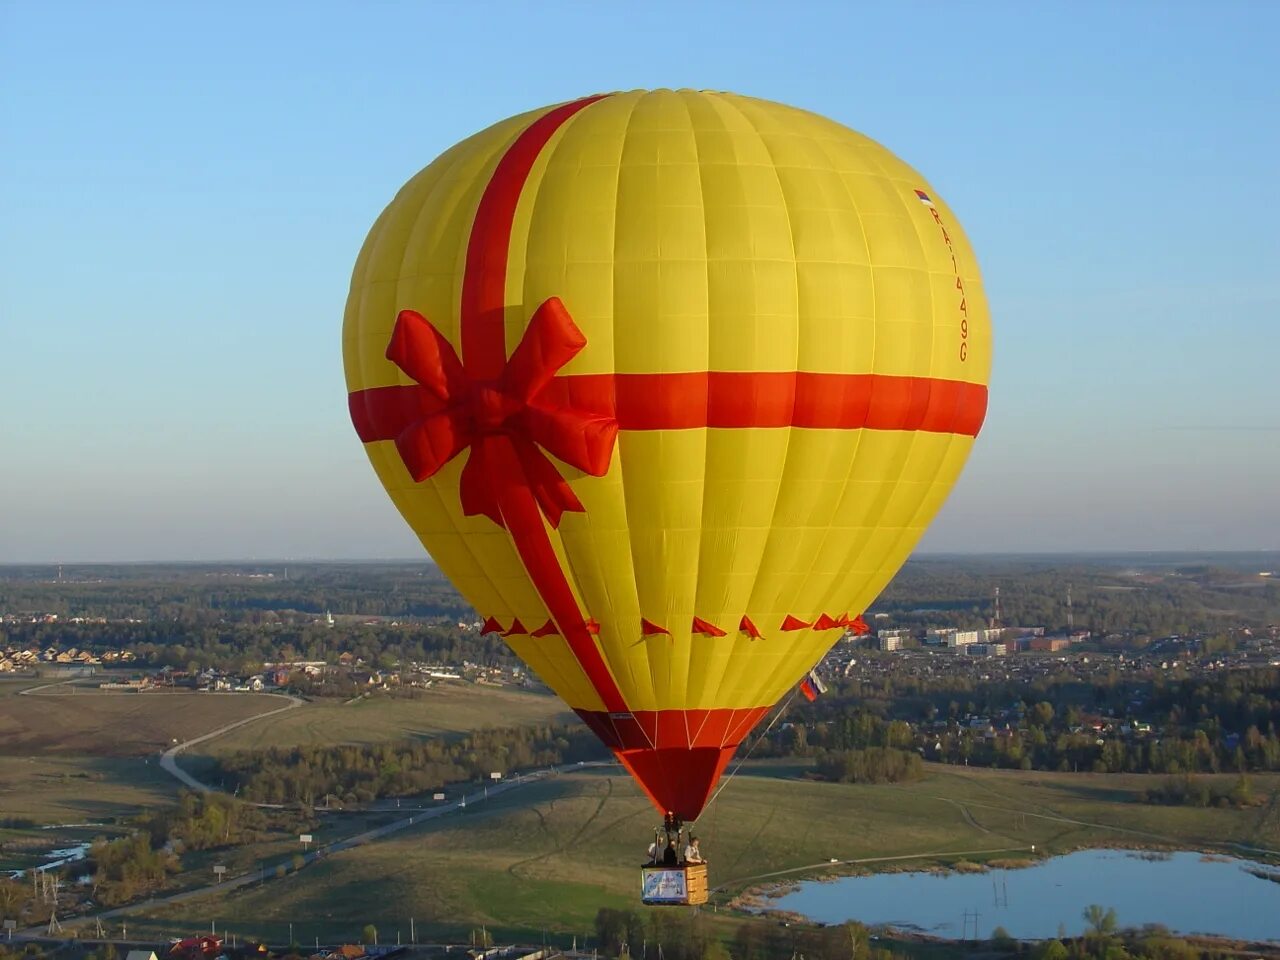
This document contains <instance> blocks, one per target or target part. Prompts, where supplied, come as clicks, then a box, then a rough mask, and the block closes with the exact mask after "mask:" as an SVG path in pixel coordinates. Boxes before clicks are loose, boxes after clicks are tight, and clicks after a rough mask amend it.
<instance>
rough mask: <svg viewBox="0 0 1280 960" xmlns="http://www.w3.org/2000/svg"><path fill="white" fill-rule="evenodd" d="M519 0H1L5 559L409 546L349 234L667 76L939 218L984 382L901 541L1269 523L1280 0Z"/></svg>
mask: <svg viewBox="0 0 1280 960" xmlns="http://www.w3.org/2000/svg"><path fill="white" fill-rule="evenodd" d="M527 6H528V7H529V9H522V8H520V7H517V6H515V5H514V4H512V5H506V4H497V3H487V4H486V3H475V4H461V3H459V4H454V5H444V4H439V5H436V4H427V3H420V4H409V3H389V2H372V3H354V2H352V3H306V4H301V3H299V4H286V3H278V4H249V3H219V4H203V5H200V4H162V3H159V2H155V3H147V4H130V3H112V4H98V3H92V4H90V3H35V2H25V3H18V2H12V0H0V137H2V139H0V364H2V367H0V370H2V371H3V372H2V374H0V404H2V406H0V411H2V412H0V450H2V451H3V455H2V457H0V562H4V561H59V560H66V561H73V560H115V559H120V560H129V559H205V558H241V557H254V556H256V557H336V556H344V557H352V556H354V557H385V556H414V555H417V553H418V551H419V549H420V548H419V547H418V546H417V542H416V540H414V539H413V538H412V536H411V535H410V534H409V533H408V531H407V529H406V528H405V527H404V526H403V523H402V521H401V520H400V518H399V516H398V515H397V514H396V513H395V511H394V509H393V508H392V507H391V506H390V503H389V501H387V499H386V497H385V495H384V494H383V493H382V491H381V489H380V487H379V485H378V483H377V480H376V478H375V477H374V476H373V474H372V472H371V470H370V468H369V466H368V464H367V461H366V460H365V458H364V455H363V453H362V451H361V449H360V446H359V443H358V442H357V441H356V439H355V437H354V435H353V433H352V431H351V428H350V425H349V422H348V420H347V417H346V408H345V395H344V387H343V382H342V371H341V351H340V345H339V330H340V324H341V314H342V307H343V302H344V300H345V296H346V288H347V284H348V281H349V279H350V271H351V266H352V263H353V261H354V258H355V255H356V252H357V251H358V249H359V246H360V243H361V242H362V240H363V238H364V235H365V233H366V232H367V230H368V228H369V226H370V225H371V224H372V222H373V219H374V217H375V216H376V215H377V213H378V212H379V211H380V210H381V209H382V207H383V206H384V205H385V204H386V202H387V201H388V200H389V199H390V198H391V196H392V195H393V194H394V193H395V191H396V189H398V187H399V186H400V185H401V184H402V183H403V182H404V180H406V179H407V178H408V177H409V176H410V175H411V174H413V173H414V172H415V171H417V170H418V169H420V168H421V167H423V166H425V165H426V164H427V163H428V162H430V161H431V160H432V159H433V158H434V157H435V156H436V155H437V154H438V153H440V152H441V151H442V150H444V149H445V148H447V147H448V146H449V145H451V144H452V143H454V142H455V141H457V140H459V139H461V138H462V137H464V136H466V135H468V134H470V133H472V132H475V131H476V130H478V129H481V128H483V127H485V126H487V125H489V124H490V123H492V122H494V121H496V120H499V119H501V118H503V117H506V116H509V115H511V114H513V113H516V112H519V111H521V110H525V109H529V108H532V107H536V106H539V105H542V104H546V103H552V102H556V101H560V100H565V99H570V98H573V97H576V96H580V95H583V94H585V93H590V92H596V91H603V90H612V89H630V88H635V87H658V86H667V87H685V86H688V87H702V88H712V89H727V90H735V91H737V92H740V93H744V94H749V95H754V96H760V97H765V98H768V99H773V100H780V101H783V102H787V103H792V104H795V105H797V106H801V107H805V108H808V109H812V110H816V111H818V112H820V113H823V114H826V115H828V116H830V117H832V118H834V119H836V120H839V121H841V122H843V123H845V124H847V125H849V126H851V127H854V128H855V129H858V130H860V131H862V132H864V133H867V134H868V135H870V136H872V137H875V138H876V139H878V140H880V141H881V142H883V143H884V144H886V145H887V146H888V147H889V148H890V149H892V150H894V151H895V152H896V153H898V154H899V155H901V156H902V157H903V158H905V159H906V160H907V161H908V162H910V163H912V164H913V165H914V166H916V167H917V168H919V169H920V170H921V171H922V172H923V173H924V174H925V175H926V176H927V177H928V178H929V179H930V180H931V181H932V182H933V184H934V185H935V187H936V188H937V189H938V190H939V192H941V193H942V194H943V195H944V196H945V197H946V198H947V200H948V202H949V203H950V204H951V206H952V207H953V208H954V209H955V210H956V212H957V214H958V215H959V216H960V217H961V219H962V220H963V222H964V224H965V227H966V229H967V231H968V233H969V235H970V238H971V239H972V241H973V244H974V246H975V248H976V250H977V252H978V255H979V258H980V260H981V263H982V267H983V274H984V281H985V283H986V286H987V291H988V295H989V298H990V301H991V304H992V312H993V319H994V322H995V325H996V361H995V371H994V375H993V383H992V394H991V409H990V414H989V417H988V421H987V426H986V428H985V429H984V431H983V434H982V436H981V438H980V439H979V443H978V445H977V447H976V449H975V453H974V455H973V458H972V459H971V461H970V464H969V467H968V469H967V471H966V473H965V475H964V476H963V478H962V479H961V481H960V483H959V485H958V487H957V489H956V491H955V493H954V495H953V497H952V499H951V501H950V502H949V503H948V504H947V506H946V508H945V509H944V511H943V513H942V514H941V515H940V516H939V518H938V520H937V522H936V523H935V526H934V528H933V530H931V532H930V533H929V534H928V536H927V537H926V539H925V541H924V544H923V548H924V549H926V550H947V551H950V550H966V551H969V550H972V551H993V550H1050V551H1052V550H1103V549H1106V550H1121V549H1137V550H1142V549H1201V548H1204V549H1209V548H1213V549H1277V548H1280V327H1278V326H1277V321H1278V320H1280V223H1277V220H1276V217H1277V212H1278V211H1280V186H1278V184H1280V177H1278V176H1277V174H1278V173H1280V160H1278V159H1277V158H1278V157H1280V124H1277V123H1276V117H1277V116H1280V73H1277V71H1276V68H1275V62H1276V60H1275V52H1274V41H1275V38H1276V37H1277V36H1280V5H1276V4H1271V3H1266V2H1262V0H1258V2H1256V3H1214V4H1209V3H1203V4H1182V3H1158V4H1157V3H1154V2H1152V3H1130V4H1124V5H1118V4H1104V3H1070V4H1068V3H1063V4H1052V3H1047V4H1034V5H1031V4H1013V3H1009V4H979V3H972V4H969V3H966V4H944V3H922V4H909V3H906V4H904V3H882V4H865V5H864V4H848V3H832V4H820V3H792V4H776V3H758V4H752V3H745V4H744V3H732V4H711V3H703V4H679V3H672V4H666V3H647V4H630V5H623V4H592V5H588V4H585V3H582V4H567V3H546V4H530V5H527ZM537 8H543V9H537Z"/></svg>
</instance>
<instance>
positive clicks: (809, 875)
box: [725, 843, 1280, 951]
mask: <svg viewBox="0 0 1280 960" xmlns="http://www.w3.org/2000/svg"><path fill="white" fill-rule="evenodd" d="M1090 853H1092V854H1094V855H1095V856H1093V857H1086V858H1084V859H1083V860H1081V855H1082V854H1090ZM970 856H972V854H965V853H963V852H957V853H955V854H950V855H937V854H935V855H923V856H920V857H918V858H905V857H904V858H902V859H897V858H895V859H894V862H892V863H885V862H880V863H874V862H868V861H864V863H863V865H860V866H857V867H856V869H853V870H849V869H847V868H848V867H849V866H851V865H852V864H851V863H850V862H848V861H846V862H844V863H843V864H842V863H833V864H830V865H829V866H825V867H824V866H823V865H820V864H815V865H813V866H812V867H811V868H805V869H804V870H802V871H797V875H796V876H792V877H787V878H785V879H783V878H779V879H774V880H770V881H769V882H766V883H756V884H752V885H749V886H747V887H745V888H743V889H742V891H741V892H740V893H738V894H737V895H736V896H734V897H732V898H731V899H730V900H729V901H728V902H727V903H726V904H725V908H726V909H728V910H729V911H733V912H737V913H740V914H742V915H750V916H756V917H761V918H765V919H768V920H772V921H776V922H781V923H784V924H792V923H796V924H816V925H820V926H826V925H830V924H832V923H843V922H845V921H846V920H855V919H856V920H857V921H858V922H860V923H863V924H864V925H866V926H868V927H869V928H872V929H875V928H877V927H884V928H886V929H891V930H893V931H894V935H895V936H900V935H901V936H911V937H913V938H914V937H919V938H923V939H925V940H930V941H938V942H940V943H962V942H974V941H973V940H972V939H971V938H969V937H968V936H966V935H965V934H961V936H960V937H956V936H952V935H948V934H947V933H944V932H941V931H942V930H944V929H946V928H947V927H951V928H953V929H954V928H955V927H956V926H958V924H956V922H955V920H956V917H954V916H951V917H948V918H945V919H944V918H943V917H942V916H941V915H940V914H939V913H938V911H939V910H940V909H946V910H954V912H955V913H956V914H957V915H958V914H959V913H960V908H961V906H965V916H966V917H968V916H969V914H970V911H969V909H968V908H969V907H970V906H972V907H973V908H974V909H973V911H972V912H973V917H975V918H976V916H977V909H978V907H979V906H981V905H982V903H984V902H985V903H986V904H987V907H984V908H983V909H984V915H985V917H986V920H987V923H988V924H990V927H989V929H994V928H998V927H1002V926H1004V925H1005V924H1006V923H1007V924H1008V926H1009V927H1010V928H1011V929H1012V931H1013V932H1012V935H1013V937H1014V939H1017V940H1020V941H1027V942H1037V941H1043V940H1051V939H1055V938H1056V937H1057V936H1061V935H1062V934H1061V933H1059V934H1057V935H1055V934H1054V933H1052V932H1049V930H1050V929H1051V928H1046V927H1045V920H1044V914H1045V911H1046V910H1049V911H1053V910H1061V909H1063V906H1062V903H1063V902H1064V901H1062V900H1061V899H1060V897H1059V896H1058V895H1057V894H1055V892H1054V891H1052V890H1048V891H1046V890H1045V889H1043V888H1044V886H1045V883H1046V880H1045V879H1044V878H1037V879H1036V880H1033V881H1031V882H1030V885H1029V886H1027V885H1025V884H1019V889H1018V890H1017V891H1016V896H1018V898H1019V900H1020V901H1021V903H1022V905H1023V906H1022V907H1021V909H1020V910H1018V911H1015V912H1014V913H1013V914H1010V915H1009V917H1007V918H1005V919H1004V921H1003V922H1001V917H1000V913H999V910H1000V908H1001V907H1003V908H1004V909H1005V910H1007V909H1008V907H1009V904H1008V886H1006V884H1005V881H1003V880H1002V881H1001V886H1000V889H999V890H997V888H996V878H994V877H993V878H992V879H991V881H990V889H987V888H986V885H985V884H980V885H979V884H975V882H974V881H976V880H977V877H978V876H982V875H988V874H993V873H997V872H999V873H1006V872H1012V871H1022V870H1026V869H1030V868H1032V867H1048V866H1050V865H1051V864H1052V865H1054V866H1055V867H1056V873H1053V874H1047V875H1045V876H1046V877H1049V878H1050V879H1054V878H1056V880H1057V882H1055V883H1054V884H1053V886H1054V887H1058V888H1062V887H1064V886H1065V887H1066V888H1067V890H1065V891H1061V892H1060V896H1061V897H1067V898H1068V900H1067V901H1065V902H1070V898H1072V897H1075V898H1077V899H1079V898H1087V899H1082V902H1081V903H1080V905H1079V906H1080V909H1081V910H1082V909H1083V907H1085V906H1087V905H1088V904H1089V903H1099V902H1100V903H1102V904H1103V905H1104V906H1111V905H1112V904H1111V903H1110V902H1109V900H1110V899H1113V898H1119V900H1121V901H1123V900H1124V898H1125V896H1126V895H1127V894H1126V893H1125V892H1124V891H1122V890H1120V891H1117V890H1112V891H1111V892H1110V893H1108V892H1107V891H1106V890H1105V886H1106V883H1107V882H1108V880H1109V879H1110V878H1111V877H1112V875H1114V874H1119V873H1124V872H1127V873H1131V874H1132V873H1134V872H1135V871H1136V872H1138V873H1142V872H1144V870H1145V873H1146V874H1148V875H1150V876H1151V877H1152V878H1153V879H1151V880H1150V881H1149V882H1147V883H1145V884H1141V885H1140V886H1143V888H1144V889H1146V890H1147V891H1149V892H1150V895H1151V896H1152V897H1153V898H1154V899H1153V900H1152V901H1150V902H1146V903H1138V904H1137V905H1135V904H1134V903H1126V904H1125V908H1124V909H1123V910H1122V911H1121V913H1122V915H1124V914H1128V915H1129V916H1133V915H1134V914H1135V913H1136V914H1138V915H1140V916H1142V918H1143V919H1142V921H1141V922H1140V923H1138V924H1136V925H1135V926H1134V927H1133V929H1135V930H1140V929H1141V928H1142V927H1144V926H1147V925H1152V924H1154V925H1156V926H1162V927H1167V928H1169V929H1170V930H1173V931H1177V932H1175V933H1174V935H1176V936H1178V937H1180V938H1182V939H1189V938H1192V937H1196V938H1201V939H1204V940H1206V941H1207V942H1208V941H1212V942H1213V943H1214V944H1216V945H1219V946H1226V945H1229V944H1232V943H1252V942H1254V941H1257V942H1258V943H1260V944H1266V945H1267V946H1268V949H1269V950H1271V951H1280V929H1275V930H1272V929H1269V928H1267V927H1266V924H1265V923H1264V924H1262V925H1261V926H1260V925H1259V921H1258V919H1257V916H1258V914H1259V911H1257V910H1250V909H1248V908H1247V907H1246V906H1245V905H1246V904H1249V903H1253V902H1259V903H1260V902H1263V901H1268V902H1269V896H1270V895H1269V894H1268V893H1265V892H1263V891H1262V890H1260V889H1258V888H1253V887H1251V886H1250V887H1249V888H1248V889H1245V888H1244V887H1241V888H1240V889H1239V890H1237V893H1236V896H1237V897H1238V900H1236V901H1233V905H1234V907H1235V909H1236V913H1237V915H1234V916H1232V915H1226V916H1225V917H1224V915H1222V914H1221V909H1222V904H1221V903H1218V904H1211V903H1207V902H1206V903H1204V904H1201V905H1200V912H1199V913H1197V911H1196V908H1195V906H1192V907H1190V908H1188V909H1186V910H1185V911H1184V912H1175V913H1172V914H1168V915H1165V914H1162V913H1161V911H1162V910H1164V909H1166V908H1167V907H1168V904H1169V903H1170V902H1171V898H1170V897H1169V896H1168V894H1167V893H1166V892H1164V891H1167V890H1169V889H1174V888H1175V887H1173V886H1161V883H1160V881H1161V880H1164V881H1166V882H1167V881H1168V879H1169V878H1168V876H1167V874H1169V873H1170V872H1171V871H1172V872H1176V873H1180V874H1189V875H1199V874H1206V875H1208V874H1214V872H1215V870H1216V871H1217V873H1218V874H1222V873H1223V870H1222V869H1217V868H1229V869H1231V870H1236V869H1238V870H1239V871H1241V872H1243V873H1244V874H1247V875H1248V879H1247V880H1246V881H1244V883H1245V884H1253V883H1257V884H1258V887H1259V888H1268V887H1270V888H1272V889H1274V886H1275V885H1280V870H1278V869H1277V868H1276V865H1275V863H1274V860H1273V859H1272V860H1262V859H1256V858H1253V857H1243V856H1241V855H1240V854H1239V853H1235V852H1232V853H1224V851H1223V846H1222V845H1214V846H1210V845H1195V844H1186V845H1172V844H1151V843H1128V844H1124V843H1121V844H1108V845H1097V844H1077V845H1073V846H1072V848H1071V849H1069V850H1055V851H1054V852H1053V853H1052V854H1045V853H1044V852H1043V851H1036V854H1035V856H1034V858H1029V857H995V856H992V857H988V858H986V859H982V860H975V859H968V858H969V857H970ZM1192 858H1194V859H1192ZM1073 860H1074V861H1075V864H1074V865H1073V863H1072V861H1073ZM1125 861H1139V862H1140V863H1139V864H1134V863H1132V862H1130V863H1128V864H1126V863H1125ZM873 863H874V865H873ZM1081 864H1085V865H1087V866H1088V867H1089V869H1090V870H1091V871H1092V874H1091V879H1090V882H1089V883H1088V884H1086V885H1085V886H1084V887H1083V888H1079V887H1080V880H1081V877H1080V876H1078V875H1077V876H1072V874H1071V871H1072V870H1073V869H1077V868H1078V867H1079V866H1080V865H1081ZM1142 864H1145V865H1146V866H1145V867H1144V866H1142ZM904 874H908V875H911V876H913V877H916V878H919V880H918V882H917V883H916V884H913V885H912V886H911V887H910V888H906V887H904V885H903V883H902V882H901V881H898V882H896V883H895V882H894V881H893V880H891V879H890V878H895V877H900V876H901V875H904ZM1232 876H1235V877H1236V879H1237V880H1239V878H1238V875H1234V874H1233V875H1232ZM876 878H879V879H881V880H883V881H885V882H883V883H878V884H873V885H872V886H871V887H866V886H862V887H861V888H860V889H859V890H858V892H857V894H856V895H857V896H858V897H859V902H860V903H861V904H862V909H863V910H864V911H870V914H869V915H871V916H876V915H878V916H881V917H883V918H884V919H882V920H879V921H870V920H867V919H865V917H866V916H867V915H868V914H866V913H863V914H861V915H856V916H854V915H850V914H849V913H847V912H845V911H846V908H845V907H844V906H843V902H842V901H840V900H839V897H840V894H839V893H836V894H832V893H824V892H822V888H823V887H827V886H830V885H833V884H842V885H847V884H848V883H850V882H851V881H859V880H868V881H870V880H874V879H876ZM947 880H955V881H957V882H950V883H947V884H946V886H945V887H943V886H941V885H940V884H941V882H942V881H947ZM1009 883H1012V880H1009ZM921 884H923V886H924V888H925V889H926V890H928V891H930V893H929V895H928V896H927V897H926V896H921V897H920V898H915V897H913V896H912V894H914V893H915V892H916V891H917V890H919V888H920V885H921ZM1073 887H1074V888H1079V889H1075V892H1074V893H1072V892H1071V891H1072V890H1073ZM889 889H893V890H895V891H896V894H895V896H894V898H893V899H890V900H888V901H885V900H884V897H885V896H886V892H887V891H888V890H889ZM908 890H909V891H910V892H909V893H908V892H907V891H908ZM965 891H968V892H967V893H965ZM1002 894H1003V903H1002V902H1001V896H1002ZM961 896H964V897H968V898H969V899H966V900H961V899H960V897H961ZM1028 896H1029V897H1030V899H1023V898H1024V897H1028ZM806 897H807V898H808V903H807V905H806V906H804V907H802V908H799V909H797V908H796V907H795V902H796V900H797V899H801V900H804V899H805V898H806ZM993 898H994V903H995V909H994V910H992V909H991V903H992V901H993ZM925 901H928V905H927V906H925V905H923V904H924V902H925ZM877 902H879V906H878V907H877V906H875V904H876V903H877ZM1153 903H1158V904H1159V905H1158V906H1153V905H1152V904H1153ZM942 904H948V905H947V906H946V907H945V908H944V907H942V906H941V905H942ZM1274 909H1275V907H1274V905H1271V906H1269V907H1267V908H1263V909H1262V911H1261V913H1262V915H1264V916H1265V915H1266V914H1267V911H1268V910H1274ZM1072 910H1074V907H1073V908H1072V909H1071V910H1068V911H1067V913H1065V914H1063V916H1064V917H1065V918H1066V919H1065V920H1059V921H1058V923H1057V927H1058V930H1059V931H1062V930H1063V929H1064V925H1065V926H1066V927H1069V928H1071V930H1072V931H1075V928H1076V927H1078V925H1079V919H1078V913H1073V912H1072ZM1215 910H1216V911H1218V912H1217V913H1215ZM1242 910H1243V911H1244V912H1240V911H1242ZM841 914H842V915H841ZM1149 914H1150V915H1149ZM1272 915H1280V914H1272ZM926 917H927V919H926ZM1011 918H1014V919H1016V920H1017V922H1018V925H1019V926H1021V927H1022V929H1021V930H1019V929H1018V928H1017V926H1015V924H1014V923H1010V922H1009V919H1011ZM973 923H974V926H975V929H976V923H977V921H976V919H974V920H973ZM1028 924H1030V927H1028ZM1037 924H1038V925H1039V926H1038V928H1037ZM1201 924H1204V926H1203V927H1200V926H1199V925H1201ZM1182 926H1186V927H1187V928H1188V930H1187V932H1181V929H1180V928H1181V927H1182ZM1198 927H1199V929H1197V928H1198ZM1219 930H1222V931H1223V932H1221V933H1219V932H1218V931H1219ZM966 933H967V925H966ZM1075 935H1079V934H1078V931H1077V932H1073V933H1071V934H1068V936H1075Z"/></svg>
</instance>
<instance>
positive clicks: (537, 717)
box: [199, 684, 577, 756]
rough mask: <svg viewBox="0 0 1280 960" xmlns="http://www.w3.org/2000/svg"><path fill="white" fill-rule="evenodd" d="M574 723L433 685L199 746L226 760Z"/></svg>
mask: <svg viewBox="0 0 1280 960" xmlns="http://www.w3.org/2000/svg"><path fill="white" fill-rule="evenodd" d="M570 721H573V722H576V721H577V718H576V717H575V716H574V715H573V713H572V712H571V711H570V710H569V709H568V708H567V707H565V705H564V703H563V701H561V700H559V699H557V698H556V697H553V696H550V695H547V694H539V693H530V692H527V691H524V690H515V689H511V688H507V687H488V686H478V685H473V684H465V685H464V684H438V685H436V686H434V687H431V688H430V689H428V690H423V691H421V692H420V694H419V695H418V696H415V697H413V698H401V697H389V696H385V695H378V694H375V695H372V696H369V697H366V698H363V699H360V700H356V701H354V702H346V701H342V700H315V701H311V702H309V703H307V704H306V705H305V706H303V707H300V708H298V709H297V710H291V711H289V712H288V713H284V714H281V715H280V716H277V717H274V718H272V719H271V721H269V722H267V723H262V724H248V725H246V726H244V727H240V728H238V729H236V730H232V731H230V732H229V733H227V734H226V735H225V736H222V737H218V738H217V739H215V740H210V741H209V742H208V743H207V744H201V745H200V748H199V749H200V750H201V751H202V752H205V753H209V754H212V755H215V756H216V755H225V754H228V753H235V752H236V751H238V750H261V749H264V748H267V747H293V746H330V745H333V744H341V743H385V742H386V741H388V740H398V739H403V738H417V737H436V736H441V735H445V736H447V735H451V734H460V733H467V732H469V731H472V730H477V729H480V728H482V727H519V726H528V725H532V724H538V723H552V722H555V723H567V722H570Z"/></svg>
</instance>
